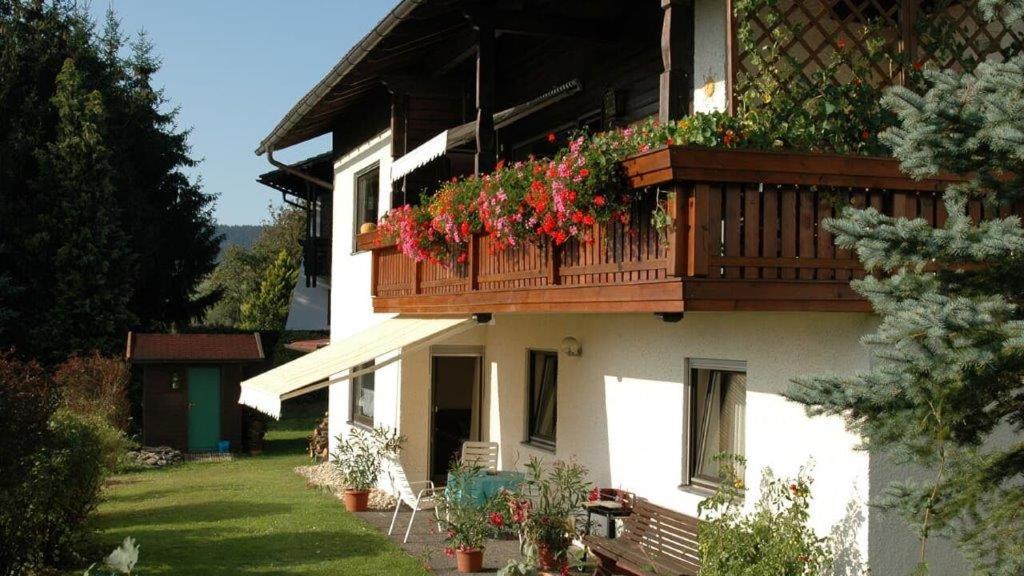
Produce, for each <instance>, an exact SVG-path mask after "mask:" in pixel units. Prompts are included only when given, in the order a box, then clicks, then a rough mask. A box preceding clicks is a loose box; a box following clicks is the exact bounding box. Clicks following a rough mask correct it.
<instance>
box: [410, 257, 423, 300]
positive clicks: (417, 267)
mask: <svg viewBox="0 0 1024 576" xmlns="http://www.w3.org/2000/svg"><path fill="white" fill-rule="evenodd" d="M423 266H424V264H423V262H415V261H414V262H413V263H412V293H413V294H414V295H416V294H419V293H420V292H421V291H422V290H421V286H420V284H422V282H423Z"/></svg>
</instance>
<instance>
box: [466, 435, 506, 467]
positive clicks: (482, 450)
mask: <svg viewBox="0 0 1024 576" xmlns="http://www.w3.org/2000/svg"><path fill="white" fill-rule="evenodd" d="M462 463H463V464H469V465H471V466H479V467H481V468H483V469H484V470H490V471H492V472H497V471H498V443H497V442H463V443H462Z"/></svg>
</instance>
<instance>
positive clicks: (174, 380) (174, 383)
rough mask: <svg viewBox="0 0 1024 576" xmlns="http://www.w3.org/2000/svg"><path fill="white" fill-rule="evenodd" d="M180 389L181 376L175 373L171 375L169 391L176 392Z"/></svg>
mask: <svg viewBox="0 0 1024 576" xmlns="http://www.w3.org/2000/svg"><path fill="white" fill-rule="evenodd" d="M179 388H181V376H178V373H177V372H174V373H172V374H171V390H177V389H179Z"/></svg>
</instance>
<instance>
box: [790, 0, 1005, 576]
mask: <svg viewBox="0 0 1024 576" xmlns="http://www.w3.org/2000/svg"><path fill="white" fill-rule="evenodd" d="M981 5H982V7H983V9H985V10H986V11H987V14H986V16H987V17H989V18H1004V19H1008V20H1014V21H1019V19H1020V18H1021V16H1022V15H1024V2H1022V1H1021V0H1015V1H1009V2H998V1H994V0H987V1H984V2H982V3H981ZM1007 24H1012V22H1007ZM925 76H926V81H927V90H926V92H925V93H923V94H917V93H914V92H913V91H911V90H908V89H906V88H895V89H893V90H891V91H890V92H889V94H888V95H887V97H886V99H885V101H884V103H885V104H886V105H887V106H889V107H890V108H891V109H892V110H894V111H895V112H896V113H897V114H898V116H899V122H898V123H897V126H896V127H895V128H892V129H890V130H889V131H888V132H887V133H886V134H884V139H885V141H886V142H887V143H888V144H889V145H890V146H891V147H892V149H893V150H894V152H895V155H896V156H897V157H898V158H899V159H900V160H901V161H902V165H903V168H904V170H906V171H907V172H909V173H910V174H912V175H914V176H917V177H925V176H931V175H935V174H938V173H939V172H951V173H955V174H959V175H962V176H963V177H964V181H963V182H962V183H958V184H954V185H951V186H949V188H948V189H947V190H946V191H945V193H944V202H945V206H946V209H947V211H948V213H949V218H948V220H947V221H946V223H945V225H944V226H942V227H940V228H933V227H932V226H930V225H929V224H928V223H927V222H926V221H925V220H923V219H921V218H917V219H913V220H911V219H907V218H894V217H889V216H884V215H882V214H880V213H879V212H877V211H876V210H874V209H872V208H868V209H866V210H849V211H848V212H846V213H845V214H844V215H843V217H842V218H840V219H838V220H834V221H831V222H829V223H828V226H829V228H830V229H831V231H832V232H833V233H834V234H836V242H837V244H838V245H840V246H842V247H846V248H855V249H856V251H857V255H858V257H859V258H860V260H861V262H863V263H864V265H865V267H866V268H868V269H869V270H871V271H874V272H876V273H878V274H876V275H875V276H868V277H867V278H865V279H864V280H861V281H857V282H854V287H855V288H856V289H857V291H858V292H860V293H861V294H863V295H864V296H865V297H866V298H868V299H869V300H870V301H871V304H872V305H873V307H874V309H875V311H876V313H877V314H878V315H879V316H880V319H881V323H880V325H879V327H878V329H877V330H876V331H875V332H874V333H873V334H871V335H869V336H867V337H865V338H864V343H865V344H866V345H867V346H869V347H870V348H871V350H872V352H873V355H874V357H875V359H876V361H875V363H874V365H873V368H872V369H871V370H870V371H868V372H865V373H862V374H856V375H852V376H850V375H843V376H840V375H834V376H822V377H815V378H807V379H800V380H798V382H797V386H796V387H794V388H793V389H792V390H791V391H790V393H789V395H790V397H791V398H792V399H795V400H797V401H800V402H803V403H804V404H807V405H808V409H809V411H810V412H811V413H812V414H834V415H840V416H842V417H844V418H845V419H846V422H847V424H848V426H849V427H850V429H852V430H853V431H854V432H856V433H858V434H859V435H860V436H861V437H862V438H863V439H864V443H865V445H866V447H867V448H868V449H871V450H875V451H878V452H879V453H885V454H888V455H891V456H894V457H895V458H896V460H897V461H898V462H901V463H905V464H911V465H915V466H916V467H919V468H922V469H924V470H926V471H927V476H926V477H927V478H928V480H925V481H919V482H914V481H909V480H908V481H903V482H899V483H896V484H894V485H892V486H890V487H889V489H888V491H887V496H886V498H885V500H884V502H882V504H883V505H886V506H889V507H892V508H894V509H896V510H898V511H899V512H900V513H901V515H902V516H903V517H904V518H905V519H907V521H908V522H910V523H911V524H912V525H913V526H914V527H916V529H917V530H918V533H919V535H920V538H921V550H920V558H919V559H920V563H919V571H920V572H921V573H924V572H926V571H927V566H926V565H925V559H926V549H927V548H926V546H927V542H928V539H929V536H931V535H933V534H944V535H947V536H951V537H952V538H954V539H955V541H957V542H958V543H959V544H960V546H961V549H962V550H963V552H964V553H965V556H966V557H967V558H968V559H970V560H971V561H972V562H973V564H974V566H975V572H976V573H977V574H999V575H1002V576H1010V575H1014V576H1016V575H1019V574H1022V573H1024V440H1022V438H1024V436H1022V432H1024V384H1022V382H1024V311H1022V309H1021V307H1020V304H1019V303H1020V302H1021V301H1024V231H1022V228H1021V222H1020V220H1019V219H1018V218H1017V217H1015V216H1012V217H999V216H998V214H1000V209H1001V208H1007V207H1009V206H1010V205H1012V204H1015V203H1018V202H1020V201H1021V200H1024V56H1022V55H1016V56H1013V57H1011V58H1010V59H1008V60H1007V61H1005V62H1002V63H999V62H995V61H990V62H986V63H982V64H980V65H979V66H978V67H977V68H976V69H975V70H974V71H973V72H972V73H958V72H954V71H951V70H945V71H936V70H931V71H926V75H925ZM972 200H980V201H982V202H984V204H985V213H986V215H987V216H986V217H985V218H983V219H981V220H980V221H975V220H974V219H972V218H971V217H970V216H969V215H968V210H967V206H968V202H969V201H972ZM1003 213H1005V212H1003Z"/></svg>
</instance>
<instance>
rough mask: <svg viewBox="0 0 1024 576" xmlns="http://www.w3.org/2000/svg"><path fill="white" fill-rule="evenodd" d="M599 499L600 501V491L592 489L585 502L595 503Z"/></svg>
mask: <svg viewBox="0 0 1024 576" xmlns="http://www.w3.org/2000/svg"><path fill="white" fill-rule="evenodd" d="M600 499H601V491H600V490H599V489H597V488H594V489H592V490H591V491H590V494H588V495H587V500H589V501H591V502H597V501H598V500H600Z"/></svg>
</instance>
